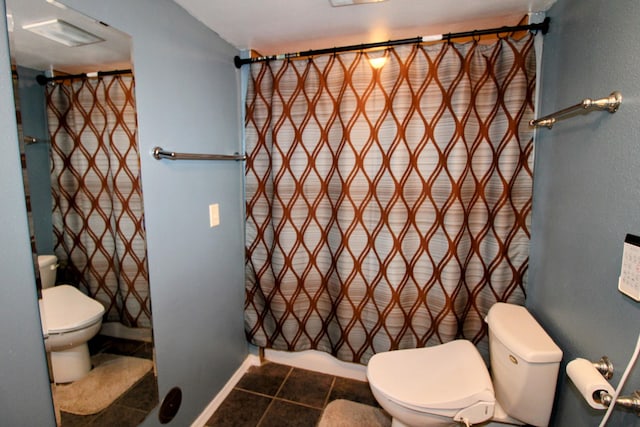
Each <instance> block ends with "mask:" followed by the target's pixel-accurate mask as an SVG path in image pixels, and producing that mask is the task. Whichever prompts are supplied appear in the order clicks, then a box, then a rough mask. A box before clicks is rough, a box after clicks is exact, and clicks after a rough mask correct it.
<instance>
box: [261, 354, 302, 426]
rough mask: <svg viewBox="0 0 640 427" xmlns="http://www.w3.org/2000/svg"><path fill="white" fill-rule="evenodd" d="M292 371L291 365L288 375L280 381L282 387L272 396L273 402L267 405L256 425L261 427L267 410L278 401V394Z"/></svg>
mask: <svg viewBox="0 0 640 427" xmlns="http://www.w3.org/2000/svg"><path fill="white" fill-rule="evenodd" d="M292 371H293V367H292V366H291V367H289V372H287V375H285V377H284V379H283V380H282V383H280V387H278V389H277V390H276V392H275V394H274V395H273V396H270V397H271V402H269V405H267V407H266V408H265V410H264V412H263V413H262V416H261V417H260V419H259V420H258V424H256V427H259V426H260V424H262V422H263V421H264V420H265V417H266V416H267V412H269V409H271V407H272V406H273V402H275V401H276V396H277V395H278V393H280V390H282V387H284V383H285V382H287V378H289V375H291V372H292Z"/></svg>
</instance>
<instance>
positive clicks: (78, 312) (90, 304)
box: [42, 285, 104, 334]
mask: <svg viewBox="0 0 640 427" xmlns="http://www.w3.org/2000/svg"><path fill="white" fill-rule="evenodd" d="M42 304H43V306H44V310H43V312H44V317H45V319H44V322H43V324H44V325H46V328H47V334H62V333H65V332H71V331H75V330H78V329H82V328H85V327H87V326H89V325H91V324H93V323H95V322H97V321H99V320H101V319H102V315H103V314H104V307H103V306H102V304H100V303H99V302H98V301H96V300H94V299H92V298H89V297H88V296H86V295H85V294H83V293H82V292H80V291H79V290H78V289H76V288H75V287H73V286H70V285H59V286H54V287H52V288H47V289H43V290H42Z"/></svg>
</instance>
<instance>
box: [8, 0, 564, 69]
mask: <svg viewBox="0 0 640 427" xmlns="http://www.w3.org/2000/svg"><path fill="white" fill-rule="evenodd" d="M59 1H61V2H64V0H59ZM175 2H176V3H177V4H179V5H181V6H182V7H183V8H184V9H186V10H187V11H188V12H189V13H190V14H192V15H193V16H194V17H196V18H197V19H198V20H200V21H201V22H203V23H204V24H205V25H207V26H208V27H209V28H211V29H212V30H213V31H215V32H216V33H218V34H219V35H220V36H221V37H222V38H223V39H225V40H226V41H228V42H229V43H231V44H232V45H233V46H235V47H236V48H238V49H254V50H256V51H258V52H260V53H261V54H263V55H270V54H275V53H283V52H295V51H298V50H307V49H319V48H326V47H332V46H344V45H351V44H360V43H368V42H378V41H385V40H390V39H401V38H408V37H416V36H425V35H430V34H438V33H445V32H457V31H467V30H473V29H482V28H492V27H500V26H503V25H515V24H517V23H518V22H519V21H520V19H521V18H522V17H523V16H524V15H526V14H527V13H530V12H540V11H545V10H547V9H548V8H549V7H550V6H551V5H552V4H553V3H554V2H555V0H453V1H452V0H386V1H383V2H380V3H371V4H362V5H354V6H342V7H332V6H331V4H330V2H329V0H175ZM54 3H55V2H54ZM6 4H7V14H8V15H10V16H11V18H10V26H11V22H12V23H13V31H12V32H11V48H12V53H13V56H14V58H15V59H16V62H17V64H19V65H22V66H26V67H30V68H35V69H41V70H46V69H49V68H54V69H56V70H60V71H64V72H67V73H80V72H87V71H98V70H101V71H105V70H112V69H118V68H127V67H129V66H130V47H131V45H130V39H129V37H128V36H127V35H126V34H123V33H120V32H118V31H116V30H114V29H113V28H110V27H108V26H105V25H104V24H102V23H100V22H97V21H95V20H94V19H91V18H89V17H85V16H82V15H80V14H77V13H75V12H74V11H72V10H68V9H65V8H60V7H56V6H55V5H52V4H51V3H48V2H47V1H45V0H7V2H6ZM52 18H62V19H65V20H67V21H68V22H70V23H72V24H74V25H77V26H79V27H81V28H83V29H86V30H88V31H90V32H94V33H95V34H97V35H99V36H101V37H102V38H105V39H107V42H102V43H96V44H93V45H89V46H83V47H79V48H71V49H70V48H67V47H65V46H62V45H59V44H57V43H54V42H51V41H48V40H46V39H43V38H42V37H40V36H37V35H33V34H29V33H28V32H26V31H23V30H22V29H21V27H22V25H23V24H25V23H32V22H36V21H40V20H45V19H52Z"/></svg>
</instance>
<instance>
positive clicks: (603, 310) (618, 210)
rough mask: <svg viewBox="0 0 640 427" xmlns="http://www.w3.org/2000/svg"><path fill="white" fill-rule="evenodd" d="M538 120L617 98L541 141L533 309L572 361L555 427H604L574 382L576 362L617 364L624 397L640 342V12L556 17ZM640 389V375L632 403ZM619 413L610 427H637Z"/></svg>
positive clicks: (636, 7)
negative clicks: (626, 262) (635, 269)
mask: <svg viewBox="0 0 640 427" xmlns="http://www.w3.org/2000/svg"><path fill="white" fill-rule="evenodd" d="M548 16H550V17H551V29H550V31H549V33H548V34H547V35H546V36H545V40H544V53H543V62H542V88H541V108H540V112H541V113H542V114H546V113H549V112H552V111H556V110H558V109H561V108H564V107H566V106H569V105H572V104H575V103H576V102H578V101H580V100H581V99H583V98H587V97H603V96H607V95H609V93H611V92H612V91H614V90H619V91H621V92H622V95H623V98H624V100H623V104H622V106H621V108H620V110H619V111H618V112H617V113H615V114H609V113H607V112H593V113H591V114H589V115H585V116H579V117H575V118H572V119H569V120H566V121H562V122H558V123H557V124H556V125H555V126H554V127H553V129H552V130H548V129H546V128H543V129H540V130H539V131H538V135H537V139H536V147H535V150H536V153H535V155H536V163H535V184H534V201H533V217H532V223H533V224H532V248H531V264H530V265H531V267H530V276H529V287H528V298H527V306H528V307H529V308H530V309H531V311H532V312H533V313H534V314H535V315H536V316H537V317H538V318H539V319H540V320H541V322H542V323H543V324H544V326H545V327H546V329H547V330H548V331H549V332H550V334H551V335H552V336H553V338H554V339H555V340H556V342H557V343H558V345H559V346H560V347H561V348H562V349H563V350H564V360H563V364H562V367H561V373H560V379H559V388H558V398H557V405H556V413H555V416H554V418H553V420H554V423H553V425H555V426H570V425H571V426H578V425H580V426H596V425H598V423H599V421H600V419H601V416H602V415H603V412H599V411H594V410H591V409H590V408H589V406H588V405H587V404H586V402H584V401H583V400H582V399H581V398H580V396H579V395H578V393H577V392H576V390H575V387H573V385H572V384H571V382H570V381H569V380H568V379H567V377H566V374H565V371H564V369H565V366H566V363H567V362H569V361H571V360H572V359H574V358H576V357H584V358H587V359H592V360H598V359H599V358H600V356H602V355H605V354H606V355H608V356H609V357H610V358H611V359H612V361H613V362H614V364H615V367H616V374H615V376H614V378H613V379H612V380H611V383H612V384H613V385H614V386H615V385H617V383H618V381H619V379H620V376H621V374H622V371H623V370H624V368H625V366H626V364H627V361H628V360H629V357H630V356H631V353H632V352H633V349H634V346H635V343H636V339H637V337H638V333H640V322H639V320H640V303H637V302H635V301H633V300H631V299H630V298H628V297H626V296H625V295H623V294H621V293H620V292H618V290H617V281H618V276H619V274H620V264H621V259H622V247H623V241H624V238H625V234H626V233H632V234H636V235H640V180H639V177H640V120H639V118H640V106H639V103H638V101H639V94H640V32H639V31H638V23H639V22H640V21H639V19H640V2H638V1H637V0H616V1H614V2H604V1H600V0H559V1H558V2H557V3H556V4H555V6H553V8H552V9H551V10H550V11H549V12H548ZM635 389H640V366H638V367H636V369H635V371H634V372H633V374H632V376H631V377H630V378H629V380H628V382H627V386H626V387H625V390H624V391H625V394H631V393H632V392H633V390H635ZM639 420H640V418H638V417H637V416H636V415H633V414H630V413H628V412H626V411H623V410H616V411H615V415H614V416H613V417H612V419H611V421H610V424H609V425H611V426H614V425H615V426H634V425H640V421H639Z"/></svg>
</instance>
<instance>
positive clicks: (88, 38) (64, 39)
mask: <svg viewBox="0 0 640 427" xmlns="http://www.w3.org/2000/svg"><path fill="white" fill-rule="evenodd" d="M22 29H23V30H28V31H31V32H33V33H36V34H38V35H40V36H42V37H46V38H48V39H49V40H53V41H54V42H57V43H62V44H63V45H65V46H69V47H75V46H84V45H86V44H92V43H97V42H102V41H104V39H103V38H101V37H98V36H96V35H95V34H92V33H90V32H88V31H85V30H83V29H82V28H78V27H76V26H75V25H71V24H69V23H68V22H65V21H62V20H60V19H51V20H49V21H44V22H36V23H34V24H28V25H23V26H22Z"/></svg>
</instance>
